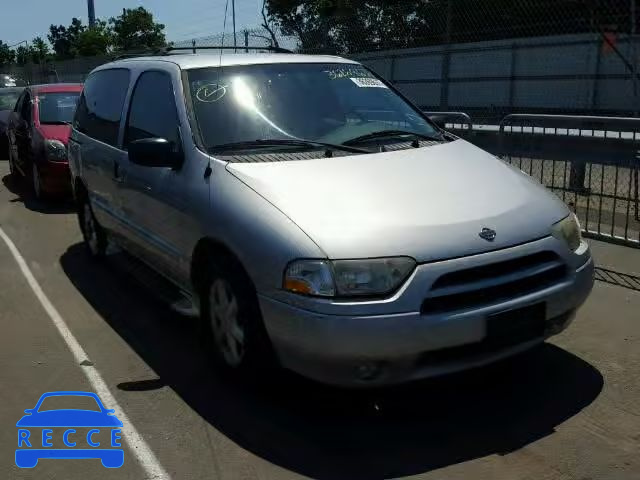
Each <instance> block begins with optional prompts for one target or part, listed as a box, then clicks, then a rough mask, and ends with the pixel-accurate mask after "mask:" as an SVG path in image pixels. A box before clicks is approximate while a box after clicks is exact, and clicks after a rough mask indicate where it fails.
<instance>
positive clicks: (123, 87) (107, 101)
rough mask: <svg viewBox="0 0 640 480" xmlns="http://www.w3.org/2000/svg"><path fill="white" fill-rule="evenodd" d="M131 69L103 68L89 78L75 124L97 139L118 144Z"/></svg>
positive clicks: (75, 126)
mask: <svg viewBox="0 0 640 480" xmlns="http://www.w3.org/2000/svg"><path fill="white" fill-rule="evenodd" d="M128 89H129V70H125V69H122V68H120V69H113V70H100V71H99V72H96V73H94V74H92V75H90V76H89V78H87V81H86V82H85V84H84V90H83V92H82V96H81V97H80V102H79V103H78V108H77V110H76V114H75V117H74V120H73V127H74V128H75V129H76V130H78V131H79V132H82V133H84V134H86V135H88V136H90V137H92V138H95V139H96V140H100V141H101V142H104V143H107V144H109V145H113V146H117V144H118V129H119V126H120V118H121V116H122V108H123V106H124V100H125V97H126V96H127V90H128Z"/></svg>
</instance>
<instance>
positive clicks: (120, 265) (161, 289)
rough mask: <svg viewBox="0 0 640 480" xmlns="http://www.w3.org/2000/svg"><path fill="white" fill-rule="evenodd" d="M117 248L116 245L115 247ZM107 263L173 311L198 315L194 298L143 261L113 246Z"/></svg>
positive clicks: (191, 315) (184, 314) (190, 315)
mask: <svg viewBox="0 0 640 480" xmlns="http://www.w3.org/2000/svg"><path fill="white" fill-rule="evenodd" d="M116 248H117V247H116ZM108 257H109V263H110V264H111V265H113V266H114V267H115V268H117V269H118V270H120V271H122V272H125V273H126V274H128V275H129V276H130V277H132V278H133V279H134V280H136V281H137V282H138V283H140V284H141V285H142V286H143V287H144V288H145V289H146V290H147V291H149V292H150V293H151V294H152V295H153V296H154V297H156V298H157V299H158V300H160V301H161V302H163V303H166V304H167V305H168V306H169V308H171V309H172V310H173V311H174V312H176V313H178V314H180V315H183V316H186V317H199V316H200V310H199V308H198V304H197V302H196V299H194V298H193V296H192V295H191V294H189V293H187V292H185V291H184V290H182V289H180V288H178V287H177V286H176V285H175V284H174V283H173V282H171V281H169V280H168V279H167V278H165V277H163V276H162V275H160V274H159V273H157V272H156V271H155V270H153V269H152V268H151V267H149V266H148V265H147V264H145V263H144V262H142V261H140V260H138V259H137V258H135V257H133V256H132V255H129V254H128V253H126V252H124V251H122V250H120V249H118V250H116V249H115V248H114V249H113V250H112V251H110V252H108Z"/></svg>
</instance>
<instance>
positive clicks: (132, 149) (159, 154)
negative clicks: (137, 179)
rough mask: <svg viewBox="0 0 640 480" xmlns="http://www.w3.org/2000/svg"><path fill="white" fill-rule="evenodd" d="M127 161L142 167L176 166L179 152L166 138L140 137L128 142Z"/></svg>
mask: <svg viewBox="0 0 640 480" xmlns="http://www.w3.org/2000/svg"><path fill="white" fill-rule="evenodd" d="M129 161H130V162H131V163H135V164H136V165H142V166H144V167H170V168H178V167H180V165H181V164H182V158H181V154H179V153H176V152H175V151H174V148H173V145H172V144H171V142H169V141H168V140H167V139H166V138H142V139H140V140H134V141H133V142H130V143H129Z"/></svg>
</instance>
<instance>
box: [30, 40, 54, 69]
mask: <svg viewBox="0 0 640 480" xmlns="http://www.w3.org/2000/svg"><path fill="white" fill-rule="evenodd" d="M29 50H30V56H31V61H33V62H34V63H40V62H44V61H45V60H46V59H47V57H48V56H49V45H47V43H46V42H45V41H44V40H43V39H42V38H41V37H36V38H34V39H33V41H32V42H31V47H30V49H29Z"/></svg>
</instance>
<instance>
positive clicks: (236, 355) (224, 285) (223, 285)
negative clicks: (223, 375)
mask: <svg viewBox="0 0 640 480" xmlns="http://www.w3.org/2000/svg"><path fill="white" fill-rule="evenodd" d="M209 306H210V308H209V310H210V312H209V317H210V321H211V329H212V331H213V336H214V340H215V342H216V346H217V347H218V349H219V351H220V353H221V354H222V357H223V358H224V360H225V361H226V362H227V364H228V365H229V366H231V367H237V366H239V365H240V364H241V363H242V360H243V358H244V354H245V329H244V326H243V325H242V324H241V323H240V319H239V317H238V299H237V297H236V296H235V294H234V293H233V290H232V289H231V285H229V283H228V282H226V281H225V280H222V279H216V280H215V281H214V282H213V284H212V285H211V290H210V291H209Z"/></svg>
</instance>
